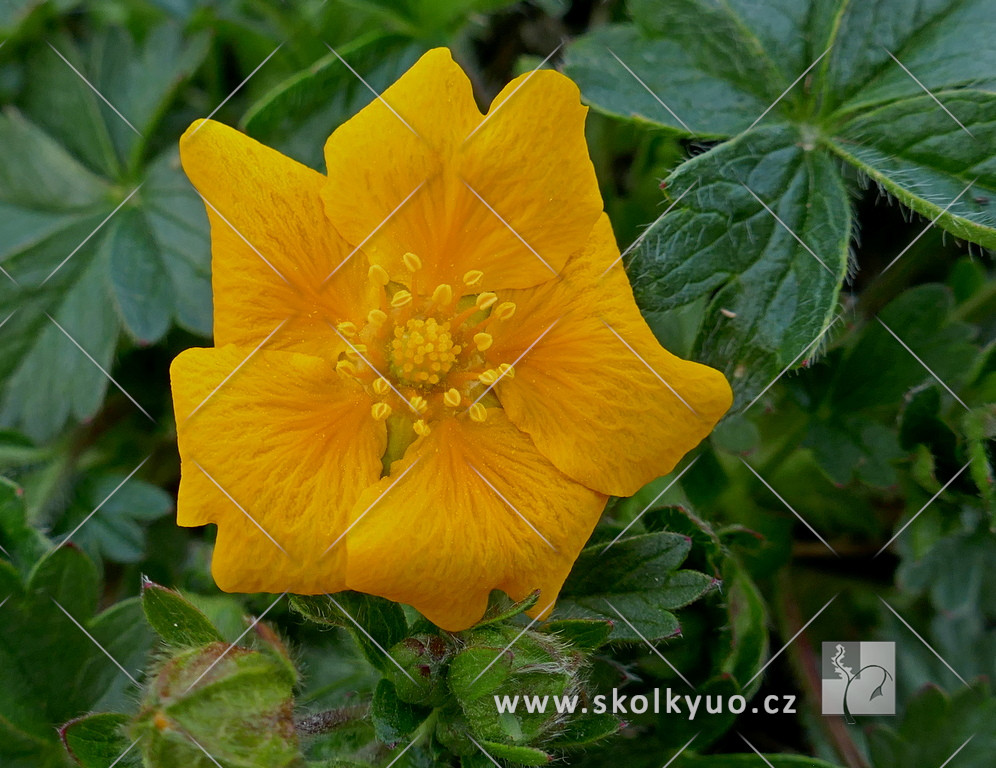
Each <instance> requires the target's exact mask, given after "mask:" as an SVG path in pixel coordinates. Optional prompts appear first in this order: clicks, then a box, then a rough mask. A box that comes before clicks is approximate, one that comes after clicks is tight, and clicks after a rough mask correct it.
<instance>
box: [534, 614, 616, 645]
mask: <svg viewBox="0 0 996 768" xmlns="http://www.w3.org/2000/svg"><path fill="white" fill-rule="evenodd" d="M614 626H615V622H613V621H610V620H608V619H604V620H603V619H555V620H553V621H548V622H547V623H546V624H544V625H543V631H544V632H546V633H547V634H550V635H556V636H557V637H558V638H559V639H560V640H563V641H564V642H565V643H567V644H568V645H570V646H571V647H572V648H575V649H577V650H579V651H595V650H598V649H599V648H601V647H602V646H603V645H605V644H606V643H607V642H609V636H610V635H611V634H612V629H613V627H614Z"/></svg>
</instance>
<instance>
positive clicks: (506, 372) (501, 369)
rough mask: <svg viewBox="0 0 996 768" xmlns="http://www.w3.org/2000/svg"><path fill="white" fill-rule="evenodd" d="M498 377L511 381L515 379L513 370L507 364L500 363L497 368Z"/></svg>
mask: <svg viewBox="0 0 996 768" xmlns="http://www.w3.org/2000/svg"><path fill="white" fill-rule="evenodd" d="M498 375H499V377H501V378H505V379H511V378H514V377H515V368H513V367H512V365H511V364H509V363H502V364H501V365H499V366H498Z"/></svg>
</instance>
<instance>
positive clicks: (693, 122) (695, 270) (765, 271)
mask: <svg viewBox="0 0 996 768" xmlns="http://www.w3.org/2000/svg"><path fill="white" fill-rule="evenodd" d="M629 10H630V12H631V14H632V17H633V23H631V24H620V25H615V26H612V27H606V28H602V29H597V30H594V31H592V32H590V33H588V34H586V35H584V36H582V37H581V38H580V39H579V40H578V41H576V42H575V43H573V44H572V45H571V46H570V48H569V50H568V54H567V61H566V66H565V69H566V72H567V73H568V74H569V75H570V76H572V77H573V78H574V79H575V80H576V81H577V82H578V83H579V85H580V86H581V90H582V94H583V97H584V98H585V99H586V100H587V101H588V102H589V103H591V104H592V105H593V106H594V107H595V108H596V109H599V110H601V111H603V112H606V113H608V114H612V115H615V116H617V117H623V118H627V119H632V120H635V121H638V122H644V123H649V124H651V125H655V126H660V127H662V128H665V129H667V130H669V131H671V132H676V133H679V134H683V135H685V136H688V137H692V138H706V139H715V138H719V139H723V138H728V139H731V140H730V141H726V142H724V143H721V144H720V145H719V146H717V147H715V148H713V149H711V150H709V151H708V152H706V153H705V154H703V155H700V156H698V157H696V158H694V159H693V160H691V161H689V162H686V163H684V164H682V165H681V166H679V168H678V169H677V170H676V171H675V172H674V173H673V174H672V175H671V176H670V177H669V178H668V179H667V180H666V184H665V185H664V186H665V187H666V188H667V193H668V196H669V198H670V202H671V203H672V204H673V205H674V208H673V210H672V211H671V212H670V213H669V214H667V215H666V216H664V217H663V220H662V221H661V223H660V224H659V225H658V226H657V227H656V228H655V229H654V230H653V232H652V233H651V236H649V237H647V238H646V239H644V240H643V241H642V243H641V245H640V247H639V248H637V249H636V251H635V252H634V256H633V259H632V262H631V264H630V268H631V274H632V276H633V279H634V283H635V285H636V292H637V295H638V299H639V301H640V302H641V305H642V306H643V307H644V308H645V309H647V310H660V309H664V310H666V309H672V308H674V307H677V306H681V305H687V304H691V303H693V302H695V301H698V300H702V299H703V297H705V299H706V300H707V301H708V306H707V309H706V314H705V319H704V321H703V325H702V327H701V329H700V331H699V334H698V340H697V344H696V347H695V349H694V350H693V354H694V355H695V356H696V357H697V358H698V359H701V360H704V361H705V362H708V363H711V364H712V365H716V366H718V367H721V368H723V369H724V370H725V371H726V372H727V374H728V375H732V380H733V383H734V388H735V390H736V392H737V394H738V402H739V404H740V405H745V404H746V403H747V402H748V401H749V399H750V398H752V397H753V396H754V395H755V394H756V392H757V391H758V389H759V386H760V385H762V384H764V383H767V382H768V381H771V380H772V379H773V378H774V376H775V375H777V374H778V373H779V372H780V371H781V370H782V369H783V368H785V367H787V366H789V365H791V364H793V363H795V364H800V363H801V362H803V361H804V360H805V359H806V358H807V355H806V353H807V351H809V350H810V348H811V347H813V349H818V345H815V346H814V344H813V343H814V341H815V340H816V339H817V338H818V337H819V335H820V334H821V333H822V332H823V331H825V330H826V328H827V325H828V323H829V322H830V320H831V319H832V317H833V316H834V308H835V305H836V301H837V293H838V291H839V289H840V285H841V283H842V281H843V278H844V276H845V274H846V255H847V246H848V242H849V240H850V236H851V217H850V214H849V212H848V208H849V206H848V202H847V197H846V195H845V193H844V183H843V178H842V173H841V171H842V167H841V164H842V163H847V164H851V165H853V166H855V167H856V168H857V169H858V170H859V171H860V172H861V173H863V174H865V175H867V177H869V178H870V179H872V180H873V181H874V182H876V183H877V184H879V185H880V186H881V187H882V188H884V189H886V190H887V191H889V192H890V193H891V194H893V195H895V196H896V197H897V198H898V199H899V200H900V201H901V202H902V203H903V204H904V205H907V206H909V207H910V208H912V209H913V210H914V211H916V212H918V213H920V214H922V215H923V216H925V217H928V218H930V219H932V220H933V219H936V223H937V226H938V227H940V228H943V229H946V230H948V231H950V232H952V233H953V234H955V235H956V236H957V237H959V238H964V239H967V240H970V241H973V242H976V243H979V244H981V245H983V246H986V247H993V246H994V245H996V207H994V206H993V204H992V202H991V201H992V200H993V199H996V14H993V13H992V7H991V3H989V2H987V0H930V1H929V2H923V3H918V4H917V5H916V7H915V8H910V7H909V6H908V4H907V3H905V2H903V0H869V2H862V3H853V2H844V0H808V1H807V2H796V1H795V0H771V1H770V2H765V3H761V4H759V3H756V2H752V1H751V0H722V1H720V0H675V2H669V3H656V2H653V1H652V0H632V1H631V2H630V4H629ZM897 60H898V61H897ZM904 67H905V69H904ZM918 81H919V82H918ZM924 88H929V89H930V90H931V91H932V95H929V94H927V93H926V92H925V91H924ZM939 102H940V103H939ZM769 126H770V127H769ZM779 132H781V139H780V141H779V140H776V138H775V137H776V135H777V134H778V133H779ZM748 173H750V175H751V178H750V179H748V178H747V174H748ZM740 183H743V184H747V185H748V186H749V187H751V188H752V189H753V191H754V192H755V193H757V195H758V197H760V198H761V199H762V200H764V202H765V203H766V204H767V206H768V207H769V208H770V209H771V212H772V213H774V214H777V216H778V217H779V218H780V219H781V220H782V222H784V224H785V225H786V226H785V227H782V228H781V230H780V231H779V225H778V224H777V223H776V222H775V221H774V217H773V216H771V215H770V214H768V213H767V212H763V211H762V212H763V213H764V214H765V215H767V216H768V217H769V218H770V219H771V220H770V221H768V222H766V223H762V221H761V219H760V218H759V217H756V214H757V212H758V211H759V210H761V206H760V205H759V204H758V202H757V201H756V200H754V199H752V197H751V196H748V193H747V192H746V191H745V190H744V189H743V187H740V188H739V189H738V186H739V184H740ZM761 189H766V190H767V194H764V193H763V192H762V191H761ZM683 195H684V196H683ZM724 217H725V218H724ZM745 223H747V224H748V225H749V226H744V224H745ZM786 229H791V230H792V231H793V232H794V233H795V234H796V235H797V236H798V240H795V239H794V238H793V237H792V236H791V235H789V233H788V232H787V231H785V230H786ZM799 240H801V241H802V242H803V243H805V244H806V246H807V247H808V248H807V247H803V246H802V244H801V243H800V242H798V241H799ZM807 250H811V251H813V252H814V253H816V254H817V255H819V256H820V258H821V259H822V261H823V262H824V264H820V263H818V261H817V260H815V259H813V258H812V257H811V255H807ZM803 257H805V258H803ZM827 267H829V269H827ZM821 271H822V272H824V273H829V274H828V275H827V276H831V275H832V277H833V279H830V280H826V279H823V277H822V276H821V275H820V272H821ZM800 289H802V290H800ZM747 297H749V298H747Z"/></svg>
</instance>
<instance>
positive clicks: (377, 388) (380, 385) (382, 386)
mask: <svg viewBox="0 0 996 768" xmlns="http://www.w3.org/2000/svg"><path fill="white" fill-rule="evenodd" d="M373 391H374V392H376V393H377V394H378V395H381V396H383V395H386V394H387V393H388V392H390V391H391V385H390V384H388V383H387V379H385V378H384V377H383V376H381V377H380V378H379V379H377V380H376V381H375V382H374V383H373Z"/></svg>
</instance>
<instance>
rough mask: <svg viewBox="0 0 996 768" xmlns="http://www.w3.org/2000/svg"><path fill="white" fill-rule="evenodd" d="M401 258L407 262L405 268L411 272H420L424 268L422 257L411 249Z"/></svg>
mask: <svg viewBox="0 0 996 768" xmlns="http://www.w3.org/2000/svg"><path fill="white" fill-rule="evenodd" d="M401 260H402V261H403V262H404V263H405V269H407V270H408V271H409V272H418V271H419V270H420V269H422V259H420V258H419V257H418V256H416V255H415V254H414V253H412V252H411V251H409V252H408V253H406V254H405V255H404V256H402V257H401Z"/></svg>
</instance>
